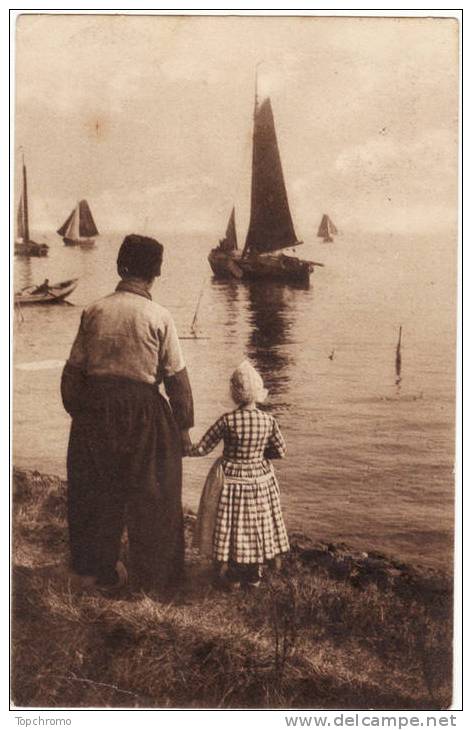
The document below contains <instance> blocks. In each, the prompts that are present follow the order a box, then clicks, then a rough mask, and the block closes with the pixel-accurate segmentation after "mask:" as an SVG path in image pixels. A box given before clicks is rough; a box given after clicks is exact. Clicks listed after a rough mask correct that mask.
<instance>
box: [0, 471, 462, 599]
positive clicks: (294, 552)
mask: <svg viewBox="0 0 472 730" xmlns="http://www.w3.org/2000/svg"><path fill="white" fill-rule="evenodd" d="M41 485H42V487H43V488H44V487H46V488H48V489H51V488H52V490H53V491H55V493H56V495H57V497H56V499H58V500H60V501H62V500H64V501H65V495H66V489H67V480H66V479H63V478H62V477H60V476H57V475H55V474H44V473H42V472H39V471H37V470H31V469H24V468H22V467H19V466H15V465H13V468H12V496H13V507H15V501H16V500H17V499H18V500H19V501H23V500H25V499H28V497H29V496H30V495H31V494H32V493H33V492H34V491H35V489H37V488H38V486H41ZM195 520H196V514H195V512H194V511H193V510H192V509H191V508H189V507H188V506H185V505H184V521H185V531H186V561H188V560H189V561H190V562H191V563H194V562H196V561H198V560H199V557H198V554H196V552H195V551H194V550H193V548H192V547H191V543H192V535H193V528H194V524H195ZM288 532H289V540H290V548H291V549H290V554H289V557H288V560H289V561H290V560H299V561H301V563H303V564H304V565H305V566H306V567H307V568H309V569H310V570H311V571H314V572H319V573H322V574H324V575H326V576H328V577H329V578H331V579H335V580H340V581H346V580H347V581H349V582H350V583H351V584H352V585H353V586H355V587H359V588H361V587H362V588H363V587H366V586H367V585H369V584H375V585H376V586H378V587H379V588H382V589H386V588H390V589H392V590H394V591H395V592H397V591H398V592H400V593H403V592H404V591H405V590H406V591H407V592H408V593H409V594H412V593H414V594H417V593H418V594H421V593H422V592H425V594H428V595H429V594H431V593H437V592H441V593H442V592H445V593H450V592H451V593H452V588H453V574H452V573H451V572H449V571H447V570H443V569H440V568H432V567H429V566H425V565H422V564H421V563H418V562H415V561H405V560H402V559H401V558H398V557H396V556H394V555H391V554H388V553H384V552H382V551H378V550H359V549H357V548H354V547H353V546H352V545H348V544H346V543H345V542H329V541H320V540H315V539H313V538H311V537H310V536H309V535H307V534H306V533H304V532H300V531H290V530H289V531H288Z"/></svg>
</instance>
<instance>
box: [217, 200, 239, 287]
mask: <svg viewBox="0 0 472 730" xmlns="http://www.w3.org/2000/svg"><path fill="white" fill-rule="evenodd" d="M240 259H241V251H240V250H239V249H238V239H237V236H236V222H235V211H234V207H233V210H232V211H231V215H230V217H229V220H228V225H227V226H226V233H225V237H224V238H221V239H220V242H219V244H218V247H217V248H214V249H212V250H211V252H210V255H209V256H208V261H209V262H210V266H211V268H212V271H213V273H214V274H215V276H218V277H220V278H235V279H241V278H242V276H243V272H242V270H241V269H240V268H239V266H238V265H237V264H238V263H239V261H240Z"/></svg>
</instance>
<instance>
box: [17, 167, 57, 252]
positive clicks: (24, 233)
mask: <svg viewBox="0 0 472 730" xmlns="http://www.w3.org/2000/svg"><path fill="white" fill-rule="evenodd" d="M48 251H49V246H48V245H47V244H46V243H36V241H32V240H31V239H30V233H29V217H28V182H27V175H26V165H25V160H24V158H23V171H22V188H21V196H20V202H19V204H18V212H17V217H16V238H15V256H47V255H48Z"/></svg>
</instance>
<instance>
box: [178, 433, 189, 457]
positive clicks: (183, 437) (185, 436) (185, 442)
mask: <svg viewBox="0 0 472 730" xmlns="http://www.w3.org/2000/svg"><path fill="white" fill-rule="evenodd" d="M180 441H181V444H182V452H183V455H184V456H188V454H189V451H190V449H191V448H192V441H191V439H190V434H189V432H188V428H187V429H184V430H182V431H181V432H180Z"/></svg>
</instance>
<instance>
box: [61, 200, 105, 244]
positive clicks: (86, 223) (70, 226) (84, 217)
mask: <svg viewBox="0 0 472 730" xmlns="http://www.w3.org/2000/svg"><path fill="white" fill-rule="evenodd" d="M77 218H78V220H77ZM57 232H58V234H59V235H60V236H65V237H66V238H72V239H76V238H90V237H91V236H97V235H98V230H97V227H96V225H95V221H94V220H93V217H92V213H91V212H90V208H89V206H88V203H87V201H86V200H81V201H80V203H79V204H78V205H77V206H76V207H75V208H74V210H73V211H72V213H71V214H70V216H68V218H67V219H66V221H65V222H64V223H63V224H62V226H61V227H60V228H59V229H58V231H57Z"/></svg>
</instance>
